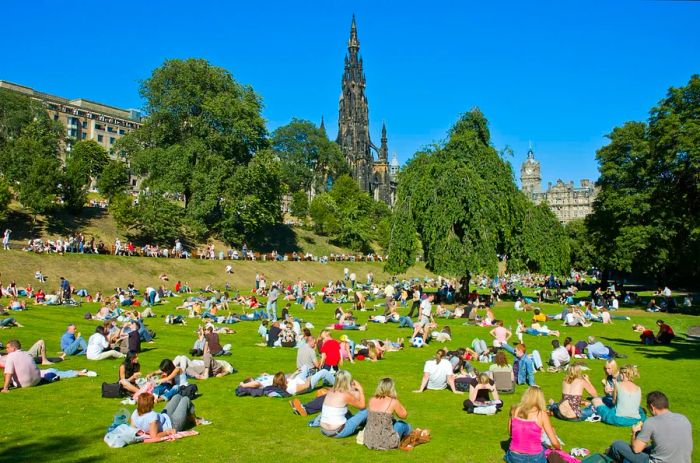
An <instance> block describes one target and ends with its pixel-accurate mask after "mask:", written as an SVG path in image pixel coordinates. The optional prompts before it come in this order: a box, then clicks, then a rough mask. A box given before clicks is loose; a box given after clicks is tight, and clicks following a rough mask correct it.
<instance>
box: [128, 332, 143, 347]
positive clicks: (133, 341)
mask: <svg viewBox="0 0 700 463" xmlns="http://www.w3.org/2000/svg"><path fill="white" fill-rule="evenodd" d="M129 352H141V336H140V335H139V332H138V331H130V332H129Z"/></svg>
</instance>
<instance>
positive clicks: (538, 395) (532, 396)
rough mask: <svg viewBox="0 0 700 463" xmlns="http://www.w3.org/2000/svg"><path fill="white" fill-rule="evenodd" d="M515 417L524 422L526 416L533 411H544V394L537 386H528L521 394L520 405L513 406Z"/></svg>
mask: <svg viewBox="0 0 700 463" xmlns="http://www.w3.org/2000/svg"><path fill="white" fill-rule="evenodd" d="M515 410H516V412H517V413H516V416H517V417H518V418H521V419H523V420H526V419H527V417H528V415H529V414H530V413H531V412H532V411H533V410H536V411H540V412H541V411H544V410H545V403H544V392H542V389H540V388H539V387H537V386H530V387H529V388H527V390H526V391H525V392H524V393H523V397H522V398H521V399H520V403H519V404H518V405H516V406H515Z"/></svg>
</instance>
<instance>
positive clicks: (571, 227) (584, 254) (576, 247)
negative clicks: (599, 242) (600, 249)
mask: <svg viewBox="0 0 700 463" xmlns="http://www.w3.org/2000/svg"><path fill="white" fill-rule="evenodd" d="M564 229H565V230H566V234H567V236H568V237H569V249H570V250H571V266H572V267H573V268H575V269H577V270H584V271H585V270H588V269H589V268H591V267H593V266H594V265H595V261H596V256H597V253H596V249H595V247H594V246H593V243H592V242H591V237H590V233H589V232H588V229H587V228H586V222H585V220H584V219H576V220H572V221H571V222H569V223H567V224H566V226H565V227H564Z"/></svg>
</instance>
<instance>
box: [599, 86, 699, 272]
mask: <svg viewBox="0 0 700 463" xmlns="http://www.w3.org/2000/svg"><path fill="white" fill-rule="evenodd" d="M608 139H609V140H610V142H609V143H608V144H607V145H606V146H604V147H603V148H601V149H600V150H598V152H597V154H596V157H597V159H598V164H599V166H600V173H601V176H600V179H599V181H598V186H599V187H600V192H599V194H598V196H597V197H596V201H595V203H594V208H593V214H592V215H591V216H589V218H588V220H587V227H588V229H589V230H590V233H591V236H592V239H593V242H594V245H595V247H596V249H597V251H598V254H599V256H600V260H601V264H602V265H603V266H605V267H607V268H609V269H616V270H621V271H627V272H634V273H636V274H638V275H647V276H649V277H652V278H655V279H657V280H659V283H668V282H673V283H676V284H692V285H697V281H698V276H699V273H700V270H698V269H700V215H699V214H698V212H697V211H699V210H700V76H698V75H694V76H692V77H691V79H690V81H689V82H688V85H686V86H685V87H680V88H671V89H670V90H669V91H668V94H667V96H666V98H664V99H663V100H661V101H660V102H659V104H658V105H657V106H656V107H654V108H653V109H652V110H651V112H650V115H649V120H648V122H646V123H645V122H627V123H625V124H624V125H623V126H622V127H616V128H614V129H613V131H612V132H611V133H610V134H609V135H608Z"/></svg>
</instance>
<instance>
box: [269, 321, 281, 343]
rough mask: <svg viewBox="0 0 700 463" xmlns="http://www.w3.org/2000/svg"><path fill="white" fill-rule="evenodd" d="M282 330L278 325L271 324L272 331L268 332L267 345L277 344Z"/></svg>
mask: <svg viewBox="0 0 700 463" xmlns="http://www.w3.org/2000/svg"><path fill="white" fill-rule="evenodd" d="M281 332H282V330H281V329H280V328H279V327H277V326H274V325H273V326H271V327H270V331H268V333H267V345H268V346H269V347H272V346H273V345H274V344H275V341H277V339H278V338H279V337H280V333H281Z"/></svg>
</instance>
